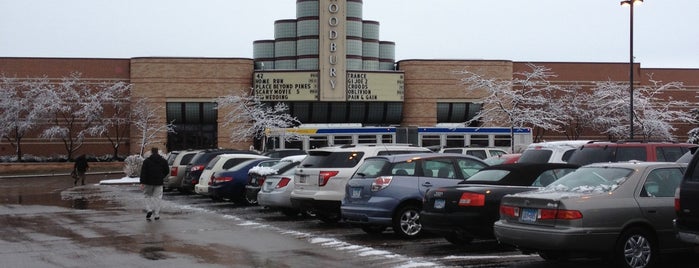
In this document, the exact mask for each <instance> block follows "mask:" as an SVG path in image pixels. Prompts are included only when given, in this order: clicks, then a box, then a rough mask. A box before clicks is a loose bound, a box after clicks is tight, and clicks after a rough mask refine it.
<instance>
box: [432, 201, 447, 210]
mask: <svg viewBox="0 0 699 268" xmlns="http://www.w3.org/2000/svg"><path fill="white" fill-rule="evenodd" d="M444 203H445V202H444V199H435V200H434V208H436V209H443V208H444Z"/></svg>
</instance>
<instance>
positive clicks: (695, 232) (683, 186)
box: [673, 154, 699, 244]
mask: <svg viewBox="0 0 699 268" xmlns="http://www.w3.org/2000/svg"><path fill="white" fill-rule="evenodd" d="M698 155H699V154H694V156H693V157H692V160H691V161H690V162H689V165H688V166H687V170H686V171H685V172H684V177H683V178H682V182H681V183H680V187H679V188H678V190H677V191H675V212H676V213H677V218H676V219H675V220H674V221H673V223H674V225H675V230H676V231H677V238H679V239H680V240H682V241H684V242H688V243H694V244H699V156H698Z"/></svg>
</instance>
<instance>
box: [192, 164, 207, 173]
mask: <svg viewBox="0 0 699 268" xmlns="http://www.w3.org/2000/svg"><path fill="white" fill-rule="evenodd" d="M199 170H204V165H196V166H192V167H191V168H190V169H189V171H190V172H191V171H199Z"/></svg>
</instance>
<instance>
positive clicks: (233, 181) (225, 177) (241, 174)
mask: <svg viewBox="0 0 699 268" xmlns="http://www.w3.org/2000/svg"><path fill="white" fill-rule="evenodd" d="M263 161H269V158H260V159H251V160H247V161H244V162H241V163H240V164H238V165H235V166H233V167H231V168H229V169H227V170H224V171H219V172H216V173H214V175H212V178H211V180H210V182H209V184H210V185H209V195H210V196H211V198H213V199H214V200H224V199H228V200H231V201H233V202H240V203H243V204H247V201H246V200H245V185H247V183H248V171H249V170H250V169H251V168H253V167H255V166H257V165H258V164H260V162H263Z"/></svg>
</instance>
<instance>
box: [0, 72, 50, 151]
mask: <svg viewBox="0 0 699 268" xmlns="http://www.w3.org/2000/svg"><path fill="white" fill-rule="evenodd" d="M0 80H1V81H0V138H2V139H4V140H6V141H7V142H8V143H9V144H10V145H11V146H12V147H13V148H14V149H15V155H16V157H17V161H20V162H21V161H22V155H23V152H22V139H23V138H24V137H25V136H26V135H27V134H28V133H29V132H30V131H31V130H33V129H36V128H37V127H38V126H39V123H40V120H41V118H42V117H43V116H44V114H43V112H44V109H43V107H40V106H39V105H37V102H36V96H38V95H39V93H40V92H41V91H44V90H48V88H50V86H51V84H50V83H49V80H48V79H47V78H46V77H43V78H39V79H18V78H14V77H7V76H5V75H4V74H3V75H0Z"/></svg>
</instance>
